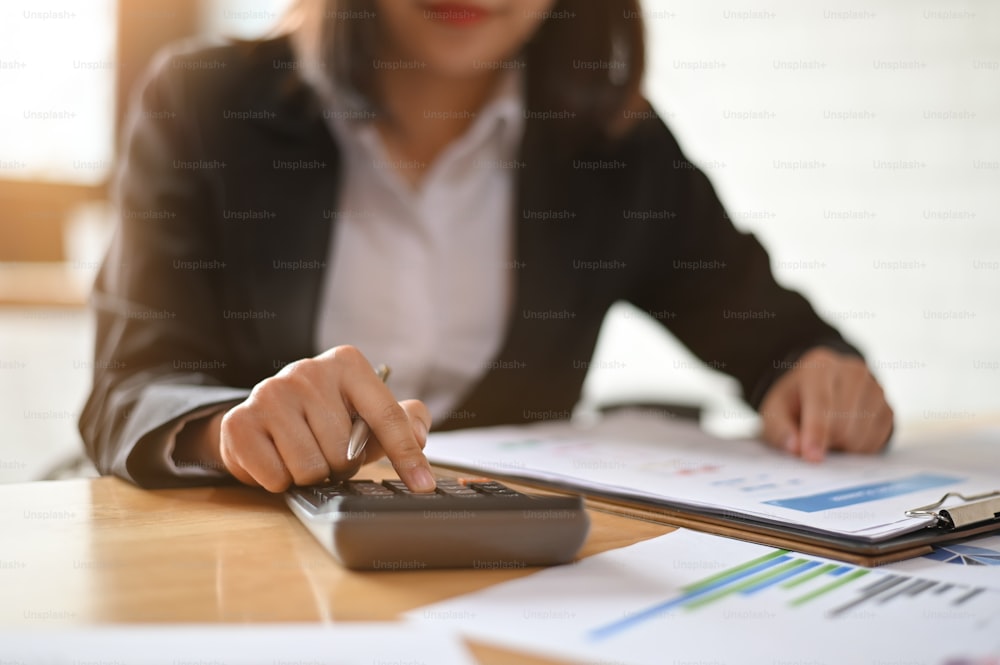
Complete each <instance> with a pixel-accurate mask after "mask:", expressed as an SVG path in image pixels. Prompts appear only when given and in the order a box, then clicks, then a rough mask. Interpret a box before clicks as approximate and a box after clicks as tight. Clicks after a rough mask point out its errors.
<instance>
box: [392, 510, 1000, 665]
mask: <svg viewBox="0 0 1000 665" xmlns="http://www.w3.org/2000/svg"><path fill="white" fill-rule="evenodd" d="M409 616H410V617H411V618H413V619H415V620H421V621H423V622H425V623H428V624H429V625H441V626H449V627H453V628H455V629H457V630H459V631H461V632H463V633H464V634H465V635H467V636H468V637H469V638H472V639H475V640H480V641H484V642H490V643H493V644H496V645H500V646H503V647H505V648H510V649H521V650H524V651H530V652H536V653H539V654H543V655H545V656H548V657H552V658H558V659H562V660H567V661H570V662H580V663H620V664H622V665H625V664H626V663H628V664H634V665H662V664H663V663H741V664H747V665H753V664H755V663H761V664H764V663H767V664H768V665H773V664H774V663H830V664H833V663H851V664H852V665H865V664H872V665H874V664H876V663H881V664H884V663H907V664H913V665H919V664H925V663H926V664H929V665H930V664H933V665H944V664H945V663H952V664H955V663H966V662H980V661H979V660H973V659H986V658H990V657H996V656H1000V593H998V592H996V591H993V590H990V589H987V588H984V587H982V586H978V585H975V584H962V583H946V582H936V581H934V580H928V579H922V578H919V577H914V576H910V575H902V574H898V573H893V572H889V571H885V570H883V569H881V568H879V569H871V568H860V567H857V566H851V565H845V564H842V563H840V562H836V561H831V560H828V559H823V558H820V557H814V556H808V555H801V554H795V553H793V552H789V551H787V550H779V549H774V548H770V547H766V546H763V545H756V544H753V543H747V542H742V541H738V540H731V539H728V538H722V537H720V536H713V535H709V534H703V533H698V532H694V531H688V530H685V529H680V530H678V531H674V532H672V533H669V534H667V535H665V536H660V537H659V538H654V539H652V540H647V541H645V542H641V543H638V544H636V545H632V546H630V547H625V548H622V549H618V550H612V551H610V552H606V553H604V554H598V555H595V556H591V557H588V558H586V559H584V560H583V561H581V562H579V563H577V564H572V565H567V566H560V567H556V568H551V569H548V570H544V571H541V572H539V573H535V574H534V575H530V576H528V577H524V578H521V579H518V580H514V581H512V582H507V583H504V584H499V585H497V586H494V587H491V588H489V589H486V590H483V591H479V592H476V593H472V594H469V595H466V596H462V597H459V598H456V599H453V600H450V601H446V602H443V603H439V604H435V605H430V606H427V607H424V608H421V609H419V610H415V611H413V612H411V613H409ZM981 662H987V661H986V660H982V661H981ZM989 662H993V661H989Z"/></svg>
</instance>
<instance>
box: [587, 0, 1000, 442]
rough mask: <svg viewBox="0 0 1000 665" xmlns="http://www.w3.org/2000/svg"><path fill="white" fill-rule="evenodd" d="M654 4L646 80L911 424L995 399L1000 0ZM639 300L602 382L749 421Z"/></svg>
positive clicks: (609, 354) (731, 420) (610, 332)
mask: <svg viewBox="0 0 1000 665" xmlns="http://www.w3.org/2000/svg"><path fill="white" fill-rule="evenodd" d="M645 12H646V18H647V21H648V30H647V32H648V38H649V46H650V48H649V60H650V64H649V77H648V84H647V89H648V94H649V96H650V98H651V99H652V100H653V102H654V104H655V105H656V107H657V109H658V110H659V111H660V112H661V114H663V115H664V116H665V117H666V118H667V121H668V123H669V124H670V126H671V127H672V129H673V130H674V132H675V134H676V135H677V137H678V139H679V140H680V142H681V144H682V146H683V147H684V149H685V150H686V151H687V153H688V156H689V157H690V158H692V159H693V160H694V161H695V162H698V163H700V164H702V165H704V167H705V170H706V171H707V172H708V174H709V176H710V177H711V179H712V181H713V182H714V183H715V186H716V188H717V191H718V192H719V194H720V196H721V197H722V199H723V201H724V202H725V203H726V205H727V207H728V209H729V210H730V212H731V214H732V215H733V216H734V217H735V218H736V219H737V220H739V221H738V225H739V226H740V227H741V228H744V229H747V230H750V231H753V232H754V233H755V234H757V235H758V237H760V238H761V240H762V241H763V242H764V243H765V244H766V246H767V247H768V248H769V249H770V251H771V258H772V264H773V267H774V269H775V272H776V273H777V275H778V276H779V278H780V279H781V281H782V282H783V283H785V284H787V285H789V286H793V287H795V288H798V289H800V290H802V291H803V292H805V293H806V294H807V295H808V297H809V298H810V299H811V300H812V301H813V302H814V304H815V305H816V307H817V308H818V309H819V310H820V311H821V312H823V313H825V314H826V315H827V316H828V317H829V318H830V319H832V320H833V321H835V322H836V323H837V324H838V325H839V326H840V328H841V329H842V330H843V331H844V332H845V333H846V334H847V335H848V336H849V337H850V338H851V339H852V340H853V341H855V342H856V343H857V344H858V345H860V346H861V347H862V349H863V350H864V351H865V352H866V354H867V355H868V358H869V359H870V362H871V363H872V364H873V365H874V367H875V371H876V374H877V375H878V376H879V378H880V379H881V380H882V382H883V384H884V386H885V387H886V389H887V392H888V394H889V397H890V399H891V401H892V403H893V406H894V407H895V408H896V412H897V414H898V421H899V422H900V423H902V425H903V427H902V430H903V431H904V432H905V431H910V430H913V429H916V428H919V427H921V426H922V425H923V424H924V423H926V422H930V421H940V420H945V421H954V422H956V423H963V422H967V421H973V420H976V419H979V418H982V417H985V416H988V415H989V414H991V413H992V414H994V415H1000V307H998V303H1000V227H998V222H1000V219H998V217H1000V215H998V213H997V208H998V204H1000V33H998V26H1000V5H997V4H996V3H995V2H991V1H989V0H982V1H965V2H961V1H949V2H926V1H914V0H906V1H903V0H896V1H895V2H893V1H890V0H868V1H866V2H863V3H862V2H851V3H841V2H829V3H815V2H794V1H792V0H760V1H758V2H755V3H746V2H724V1H720V0H683V1H677V2H674V1H671V2H667V1H666V0H646V1H645ZM883 162H888V163H889V166H888V167H887V166H886V165H885V164H884V163H883ZM634 314H635V313H634V312H632V311H629V310H627V309H624V308H623V309H622V310H620V311H619V312H618V315H617V317H615V318H614V319H613V320H612V321H610V322H609V325H608V328H607V329H606V332H607V335H605V337H604V338H603V339H602V344H601V347H600V349H599V355H598V359H597V360H598V363H597V364H598V365H599V366H600V365H605V366H608V367H609V369H605V370H603V371H598V372H595V374H594V375H593V376H592V377H591V381H590V382H589V383H588V386H587V389H588V394H589V395H590V396H591V397H592V398H594V399H604V398H607V396H608V395H609V394H611V393H614V392H620V391H630V392H633V393H653V394H659V395H666V396H674V397H676V396H678V395H682V394H685V393H689V392H690V391H692V390H693V391H694V392H695V393H696V394H700V395H701V396H702V397H703V398H705V399H706V400H708V401H709V403H710V404H711V405H712V408H713V414H712V415H711V417H710V418H709V419H708V424H709V425H711V426H713V427H716V428H717V429H719V430H720V431H734V432H735V431H739V430H741V429H744V428H745V427H747V426H748V425H751V424H752V420H750V419H749V418H748V417H747V415H748V414H747V413H746V412H742V411H739V410H738V409H737V407H736V405H735V403H734V401H733V400H732V398H725V397H723V396H722V394H721V391H724V390H725V389H726V388H731V384H729V383H726V382H720V380H719V379H718V378H717V377H715V378H713V377H710V376H708V375H707V374H706V373H704V372H702V371H700V370H698V371H696V370H694V369H691V365H692V364H695V363H692V361H691V359H690V358H689V357H687V356H685V355H683V351H682V350H679V349H676V348H671V347H670V346H669V345H670V342H667V343H662V342H661V338H662V337H663V335H662V334H661V333H659V331H658V330H657V329H656V327H655V326H646V325H641V324H637V323H636V319H635V316H634ZM661 344H663V347H664V348H666V349H668V350H663V349H660V348H658V349H657V350H656V351H647V350H648V349H651V348H653V346H658V345H661ZM647 355H648V356H649V361H646V360H645V359H644V356H647ZM615 360H617V361H618V362H617V363H616V362H614V361H615ZM622 366H624V367H625V369H624V370H622V369H620V368H621V367H622Z"/></svg>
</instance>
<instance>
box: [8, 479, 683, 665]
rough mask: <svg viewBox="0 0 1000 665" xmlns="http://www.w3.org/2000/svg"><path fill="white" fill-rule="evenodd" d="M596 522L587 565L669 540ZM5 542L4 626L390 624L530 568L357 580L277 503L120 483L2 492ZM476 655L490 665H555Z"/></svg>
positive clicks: (600, 517)
mask: <svg viewBox="0 0 1000 665" xmlns="http://www.w3.org/2000/svg"><path fill="white" fill-rule="evenodd" d="M364 471H365V470H363V471H362V473H361V474H359V476H360V477H378V476H380V475H381V473H380V472H378V471H377V470H376V471H375V472H373V473H368V474H365V472H364ZM591 519H592V527H591V533H590V537H589V538H588V540H587V543H586V545H585V547H584V551H583V555H584V556H587V555H591V554H595V553H598V552H603V551H605V550H609V549H613V548H616V547H621V546H624V545H628V544H631V543H635V542H638V541H641V540H645V539H647V538H652V537H654V536H658V535H661V534H664V533H667V532H669V531H671V530H672V528H671V527H667V526H662V525H657V524H651V523H647V522H641V521H637V520H630V519H626V518H623V517H617V516H613V515H607V514H603V513H595V512H592V513H591ZM0 533H2V534H3V535H2V536H0V589H2V594H0V598H2V600H0V624H2V625H5V626H12V625H32V626H46V627H53V628H54V627H58V626H72V625H92V624H107V623H122V622H152V623H162V622H271V621H279V622H285V621H306V622H312V621H331V620H338V621H341V620H369V621H380V620H391V619H395V618H397V617H398V616H399V615H400V613H402V612H405V611H407V610H411V609H414V608H418V607H420V606H422V605H426V604H428V603H432V602H436V601H440V600H443V599H446V598H450V597H452V596H456V595H459V594H463V593H468V592H471V591H475V590H477V589H482V588H485V587H488V586H490V585H493V584H497V583H499V582H503V581H506V580H510V579H514V578H517V577H521V576H524V575H527V574H529V573H530V572H532V570H533V569H527V570H442V571H415V572H354V571H349V570H346V569H343V568H341V567H340V566H339V565H338V564H337V563H336V562H334V560H333V559H332V558H331V557H330V556H329V555H328V554H327V553H326V551H325V550H323V549H322V548H321V547H320V546H319V544H318V543H316V541H315V540H314V539H313V537H312V536H311V535H310V534H309V533H308V532H307V531H306V530H305V528H304V527H303V526H302V525H301V524H300V523H299V521H298V520H297V519H296V518H295V517H294V516H293V515H292V514H291V512H290V511H289V510H288V509H287V508H286V507H285V505H284V502H283V499H282V498H281V497H280V496H273V495H269V494H267V493H265V492H263V491H258V490H252V489H249V488H243V487H219V488H199V489H187V490H157V491H150V490H141V489H138V488H136V487H134V486H132V485H130V484H128V483H125V482H123V481H120V480H117V479H114V478H100V479H94V480H68V481H55V482H39V483H27V484H19V485H3V486H0ZM470 646H471V647H472V651H473V653H474V654H475V655H476V657H477V658H478V659H479V661H480V662H482V663H509V662H512V660H514V659H515V658H516V662H518V663H541V662H551V661H541V660H531V659H526V658H524V657H523V656H521V655H518V656H516V657H515V656H513V655H512V654H511V653H510V652H504V651H501V650H497V649H493V648H488V647H485V646H482V645H476V644H472V645H470Z"/></svg>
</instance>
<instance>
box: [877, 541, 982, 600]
mask: <svg viewBox="0 0 1000 665" xmlns="http://www.w3.org/2000/svg"><path fill="white" fill-rule="evenodd" d="M879 570H885V571H889V572H893V573H900V574H903V575H913V576H915V577H926V578H929V579H933V580H938V581H940V582H954V583H955V584H968V585H973V586H984V587H989V588H991V589H995V590H997V591H1000V536H986V537H983V538H976V539H974V540H967V541H965V542H961V543H944V544H942V545H935V546H934V551H933V552H931V553H930V554H925V555H924V556H918V557H916V558H913V559H908V560H906V561H900V562H898V563H891V564H888V565H885V566H880V567H879Z"/></svg>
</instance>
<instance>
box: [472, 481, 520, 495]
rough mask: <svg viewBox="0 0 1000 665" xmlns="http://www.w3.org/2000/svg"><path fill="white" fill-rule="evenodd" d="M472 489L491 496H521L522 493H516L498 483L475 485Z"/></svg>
mask: <svg viewBox="0 0 1000 665" xmlns="http://www.w3.org/2000/svg"><path fill="white" fill-rule="evenodd" d="M472 487H474V488H476V489H477V490H479V491H480V492H482V493H484V494H489V495H490V496H520V492H515V491H514V490H512V489H511V488H509V487H507V486H506V485H502V484H500V483H498V482H496V481H490V482H485V483H473V484H472Z"/></svg>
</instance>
